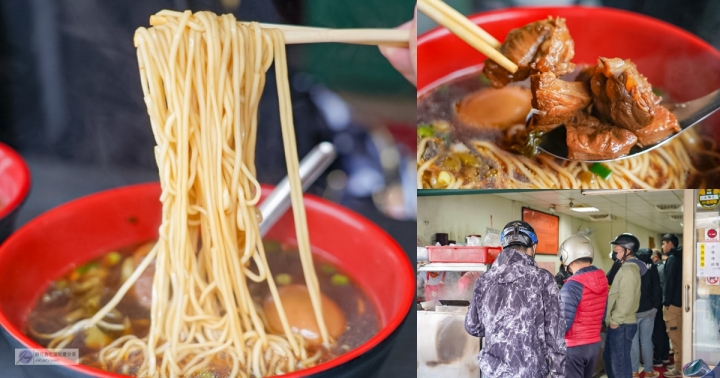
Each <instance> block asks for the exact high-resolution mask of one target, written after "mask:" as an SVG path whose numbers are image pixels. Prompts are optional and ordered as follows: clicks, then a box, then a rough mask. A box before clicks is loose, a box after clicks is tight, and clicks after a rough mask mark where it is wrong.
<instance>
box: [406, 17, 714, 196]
mask: <svg viewBox="0 0 720 378" xmlns="http://www.w3.org/2000/svg"><path fill="white" fill-rule="evenodd" d="M498 50H499V52H501V53H502V54H503V55H504V56H505V57H507V58H508V59H509V60H511V61H512V62H513V63H515V64H516V65H517V66H518V69H517V71H516V72H514V73H511V72H509V71H507V70H505V69H504V68H503V67H501V66H499V65H498V64H497V63H495V62H493V61H490V60H486V61H485V63H484V64H483V65H482V66H477V67H471V68H468V69H466V70H464V71H462V72H458V73H455V74H453V75H451V76H452V77H451V78H446V79H445V80H443V81H442V82H440V83H439V84H435V85H434V86H432V87H430V88H427V89H426V90H424V91H422V93H420V94H419V96H418V106H417V109H418V110H417V123H418V129H417V188H418V189H456V188H568V189H571V188H600V189H610V188H625V189H635V188H636V189H654V188H662V189H667V188H687V187H708V186H713V185H714V184H716V182H717V179H714V177H715V175H714V173H716V172H717V169H718V168H717V167H718V163H720V150H718V148H717V146H716V145H715V140H714V139H713V138H710V137H705V136H703V135H701V134H700V133H699V131H698V130H699V129H701V128H700V127H695V128H693V129H689V130H687V131H684V132H683V133H682V134H680V135H677V136H676V138H674V139H673V140H671V141H667V143H665V144H664V145H662V146H658V147H657V148H655V149H654V150H652V151H649V152H647V153H644V154H639V155H637V156H633V157H629V158H625V157H626V156H627V155H630V154H631V153H630V152H631V149H633V148H649V147H653V146H656V145H657V144H659V143H662V142H665V141H666V140H667V139H668V138H670V137H672V136H673V135H675V134H677V133H678V132H680V125H679V123H678V121H677V119H676V118H675V116H674V115H673V114H672V113H671V112H670V110H669V109H668V107H667V104H668V103H672V98H671V95H672V94H666V93H662V91H661V89H659V88H654V87H653V86H652V84H651V83H650V82H649V81H648V79H647V78H646V77H645V76H643V74H642V72H640V70H638V68H637V67H636V65H635V63H634V62H632V61H630V60H627V59H623V58H621V57H602V56H600V57H598V59H597V62H596V64H594V65H592V64H590V65H580V64H575V63H573V62H572V61H571V60H572V58H573V56H574V42H573V40H572V38H571V37H570V31H569V30H568V28H567V26H566V25H565V21H564V19H562V18H553V17H550V18H548V19H546V20H540V21H536V22H533V23H530V24H528V25H525V26H523V27H520V28H517V29H514V30H512V31H510V32H509V33H508V34H507V36H506V38H505V41H504V42H503V44H502V46H500V48H499V49H498ZM551 132H552V133H551ZM543 137H545V138H552V139H553V142H555V143H558V142H559V143H562V144H564V145H565V146H566V147H567V156H568V158H569V160H562V159H559V158H555V157H554V156H552V155H550V154H547V153H542V152H540V150H539V149H538V145H539V142H540V140H541V138H543ZM598 160H600V161H604V162H602V163H600V162H597V161H598Z"/></svg>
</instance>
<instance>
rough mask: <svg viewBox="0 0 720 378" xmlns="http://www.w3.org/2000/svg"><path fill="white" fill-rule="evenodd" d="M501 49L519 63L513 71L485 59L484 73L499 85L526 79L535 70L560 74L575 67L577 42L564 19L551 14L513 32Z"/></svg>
mask: <svg viewBox="0 0 720 378" xmlns="http://www.w3.org/2000/svg"><path fill="white" fill-rule="evenodd" d="M499 51H500V52H501V53H502V54H503V55H505V56H506V57H507V58H508V59H510V60H511V61H512V62H514V63H515V64H517V65H518V70H517V72H515V73H514V74H513V73H511V72H509V71H508V70H506V69H504V68H502V67H501V66H500V65H498V64H497V63H495V62H493V61H492V60H490V59H487V60H485V67H484V68H483V72H484V73H485V76H487V77H488V79H490V82H491V83H492V85H493V87H495V88H502V87H504V86H506V85H507V84H508V83H510V82H512V81H523V80H525V79H527V78H528V77H529V76H530V75H531V74H532V73H536V72H553V73H555V75H557V76H560V75H564V74H566V73H568V72H571V71H572V70H573V69H574V68H575V65H574V64H573V63H570V59H572V57H573V56H574V55H575V44H574V42H573V40H572V38H571V37H570V32H569V31H568V29H567V26H566V25H565V19H563V18H556V19H553V18H552V17H550V18H548V19H547V20H543V21H537V22H533V23H530V24H527V25H525V26H523V27H520V28H518V29H514V30H512V31H510V33H508V35H507V37H506V38H505V42H504V43H503V44H502V46H500V48H499Z"/></svg>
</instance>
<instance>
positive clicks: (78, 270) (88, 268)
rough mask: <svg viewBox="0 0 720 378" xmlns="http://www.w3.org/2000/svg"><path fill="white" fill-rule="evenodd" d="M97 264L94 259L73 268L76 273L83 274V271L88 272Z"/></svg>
mask: <svg viewBox="0 0 720 378" xmlns="http://www.w3.org/2000/svg"><path fill="white" fill-rule="evenodd" d="M97 264H98V263H97V262H96V261H91V262H89V263H87V264H85V265H83V266H81V267H79V268H77V269H75V271H76V272H77V273H78V274H85V273H87V272H88V270H90V269H92V268H94V267H96V266H97Z"/></svg>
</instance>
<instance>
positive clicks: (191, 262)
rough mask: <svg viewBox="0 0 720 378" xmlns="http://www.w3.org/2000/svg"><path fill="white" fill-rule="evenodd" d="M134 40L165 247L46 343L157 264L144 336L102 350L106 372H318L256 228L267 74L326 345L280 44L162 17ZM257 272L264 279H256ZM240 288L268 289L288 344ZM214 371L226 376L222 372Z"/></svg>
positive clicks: (254, 33) (176, 16)
mask: <svg viewBox="0 0 720 378" xmlns="http://www.w3.org/2000/svg"><path fill="white" fill-rule="evenodd" d="M150 22H151V24H152V25H153V27H152V28H149V29H146V28H139V29H138V30H137V31H136V33H135V39H134V41H135V46H136V47H137V55H138V62H139V66H140V74H141V79H142V88H143V92H144V95H145V103H146V105H147V108H148V113H149V115H150V120H151V124H152V128H153V133H154V135H155V139H156V143H157V146H156V147H155V156H156V160H157V164H158V169H159V173H160V181H161V186H162V196H161V198H160V200H161V202H162V225H161V226H160V229H159V240H158V242H157V244H156V245H155V246H154V248H153V249H152V251H151V252H150V253H149V254H148V255H147V257H146V258H145V259H144V260H143V261H142V263H141V264H140V265H139V266H138V268H137V269H136V271H135V272H134V273H133V274H132V275H131V276H130V278H129V279H128V280H127V281H126V282H125V283H124V284H123V285H122V287H121V288H120V290H119V291H118V293H117V295H115V297H113V299H112V300H111V301H110V302H109V303H108V304H107V305H106V306H104V307H103V308H102V309H101V310H100V311H99V312H98V313H97V314H95V316H93V317H92V318H90V319H83V320H81V321H79V322H77V323H75V324H74V325H72V326H69V327H67V328H65V329H63V330H60V331H58V332H55V333H53V334H50V335H44V336H45V337H47V338H49V339H52V340H51V342H50V344H49V347H50V348H62V347H64V346H66V345H68V343H69V342H70V341H72V339H73V337H74V336H75V335H76V334H77V333H79V332H82V331H83V330H85V329H88V328H89V327H92V326H98V327H100V328H112V327H116V325H113V324H110V323H109V322H107V321H104V320H103V319H104V318H105V316H106V315H107V314H108V313H109V312H110V311H112V309H113V308H114V307H115V306H116V305H117V304H118V303H119V301H120V300H121V299H122V297H123V296H124V295H125V294H126V293H127V291H128V290H129V289H130V287H131V286H132V285H133V283H134V282H135V281H136V280H137V279H138V277H139V276H140V274H142V272H143V271H144V270H145V268H147V267H148V265H149V264H151V263H153V262H154V263H155V264H156V271H155V276H154V281H153V288H152V307H151V311H150V314H151V324H150V330H149V334H148V335H147V337H144V338H139V337H137V336H135V335H127V336H123V337H121V338H119V339H117V340H116V341H114V342H113V343H112V344H110V345H108V346H106V347H105V348H103V349H102V350H101V351H100V355H99V360H100V362H101V363H103V364H104V368H105V369H107V370H111V371H116V372H121V373H132V374H137V375H139V376H152V377H155V376H161V377H166V376H168V377H169V376H172V377H180V376H190V375H196V374H199V373H200V372H201V371H202V370H203V369H208V368H210V367H217V366H222V367H224V369H225V370H224V372H225V373H223V375H225V374H226V375H227V376H230V377H236V376H243V377H247V376H255V377H260V376H268V375H276V374H282V373H285V372H289V371H293V370H295V369H299V368H304V367H308V366H311V365H313V364H315V363H316V362H317V360H318V358H319V356H320V353H321V352H320V351H317V352H316V353H314V354H312V355H310V353H309V352H308V351H307V350H306V348H305V346H304V341H303V339H302V338H301V337H300V336H298V335H295V334H293V333H292V332H291V330H290V327H289V325H288V321H287V318H286V316H285V312H284V311H283V308H282V303H281V301H280V299H279V296H278V291H277V289H276V286H275V283H274V282H273V275H272V274H271V273H270V271H269V268H268V264H267V260H266V257H265V251H264V249H263V243H262V240H261V238H260V232H259V229H258V224H259V220H260V219H259V212H258V210H257V209H256V207H255V205H256V204H257V203H258V200H259V196H260V186H259V184H258V182H257V180H256V179H255V142H256V141H255V139H256V135H257V134H256V131H257V130H256V129H257V112H258V103H259V101H260V97H261V95H262V90H263V88H264V84H265V74H266V71H267V70H268V68H269V67H270V66H271V64H272V63H273V62H274V63H275V70H276V73H277V85H278V92H279V104H280V116H281V123H282V130H283V140H284V146H285V151H284V152H285V157H286V161H287V166H288V177H289V179H290V183H291V188H292V189H291V192H292V195H291V197H292V204H293V214H294V220H295V225H296V233H297V240H298V248H299V251H300V257H301V260H302V265H303V272H304V275H305V280H306V284H307V287H308V290H309V292H310V297H311V301H312V303H313V311H314V315H315V318H316V320H317V323H318V325H319V329H320V334H321V335H320V336H321V338H322V341H323V343H324V345H325V346H328V345H329V343H331V342H332V340H330V339H329V337H328V332H327V329H326V326H325V322H324V320H323V318H322V309H321V307H320V291H319V285H318V281H317V276H316V274H315V271H314V267H313V263H312V255H311V252H310V243H309V239H308V230H307V223H306V219H305V210H304V207H303V203H302V189H301V186H300V177H299V172H298V165H299V163H298V156H297V150H296V145H295V133H294V127H293V122H292V107H291V103H290V94H289V86H288V76H287V61H286V56H285V43H284V39H283V34H282V33H281V32H280V31H278V30H274V29H263V28H261V27H260V26H259V25H258V24H256V23H248V24H245V23H238V22H236V20H235V18H234V17H233V16H232V15H223V16H217V15H215V14H213V13H210V12H198V13H195V14H193V13H191V12H189V11H187V12H184V13H180V12H172V11H161V12H159V13H158V14H157V15H155V16H153V17H151V21H150ZM251 260H252V261H254V262H255V265H256V266H257V267H258V268H257V269H258V271H257V272H254V271H252V270H251V269H250V268H249V267H250V262H251ZM247 280H252V281H255V282H266V283H267V285H268V287H269V289H270V293H271V295H272V296H273V299H274V302H275V303H276V305H277V309H278V312H279V314H280V318H281V322H282V324H283V328H284V333H283V334H269V333H268V331H267V329H268V328H267V324H266V321H265V319H264V314H263V313H262V310H261V308H260V306H259V305H258V304H256V303H254V302H253V300H252V298H251V296H250V292H249V289H248V285H247ZM221 370H222V369H221Z"/></svg>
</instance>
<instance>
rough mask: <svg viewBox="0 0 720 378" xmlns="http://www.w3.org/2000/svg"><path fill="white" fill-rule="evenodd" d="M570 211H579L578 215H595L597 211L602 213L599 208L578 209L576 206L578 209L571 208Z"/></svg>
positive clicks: (586, 207)
mask: <svg viewBox="0 0 720 378" xmlns="http://www.w3.org/2000/svg"><path fill="white" fill-rule="evenodd" d="M570 210H572V211H577V212H578V213H593V212H596V211H600V209H598V208H597V207H590V206H585V207H577V206H576V207H571V208H570Z"/></svg>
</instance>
